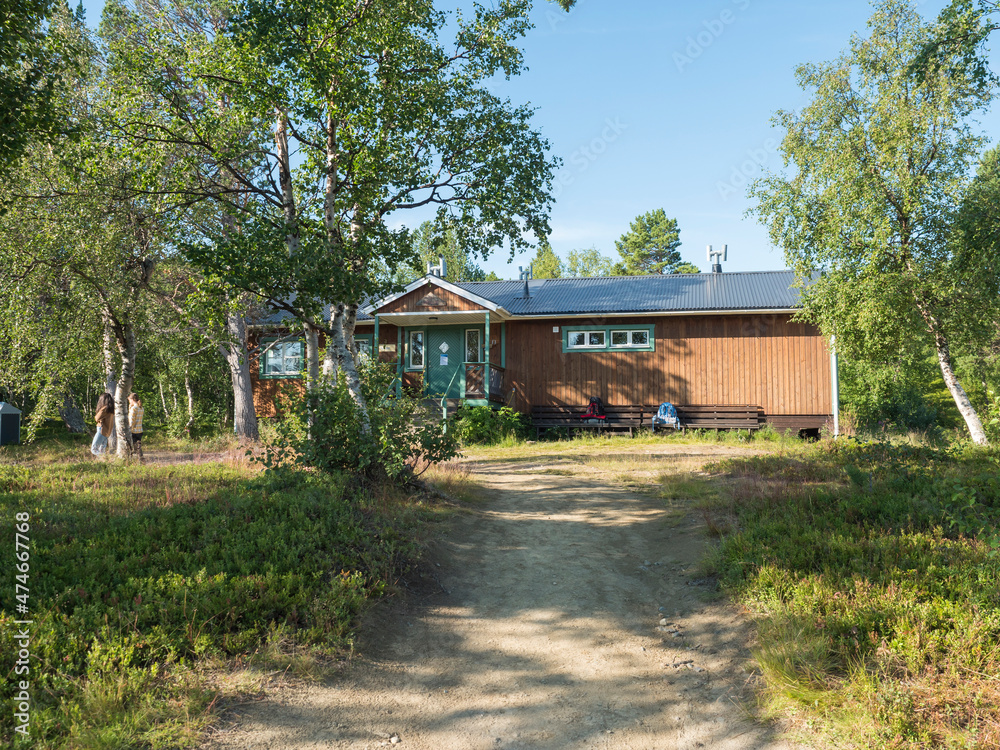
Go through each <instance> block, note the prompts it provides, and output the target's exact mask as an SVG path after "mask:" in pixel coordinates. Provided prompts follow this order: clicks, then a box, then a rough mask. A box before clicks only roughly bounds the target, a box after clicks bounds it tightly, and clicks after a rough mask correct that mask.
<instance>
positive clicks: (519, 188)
mask: <svg viewBox="0 0 1000 750" xmlns="http://www.w3.org/2000/svg"><path fill="white" fill-rule="evenodd" d="M570 4H571V3H566V2H563V3H562V5H563V6H564V7H568V6H569V5H570ZM529 10H530V3H529V2H527V0H511V1H510V2H504V3H501V4H498V5H497V6H496V7H494V8H484V7H477V8H476V9H475V10H474V12H473V14H472V15H471V16H470V17H465V16H462V15H460V14H454V15H451V16H449V15H448V14H445V13H443V12H440V11H438V10H436V9H435V8H434V5H433V3H432V2H430V0H418V2H411V1H409V0H407V1H404V0H389V1H387V2H377V3H376V2H372V0H332V1H331V2H326V3H321V4H316V3H308V2H304V0H292V1H291V2H286V3H282V4H281V5H280V6H275V5H274V4H273V3H270V2H264V1H263V0H238V2H235V3H233V4H231V5H227V4H225V3H209V2H207V1H205V2H200V3H199V2H180V1H179V0H178V1H177V2H174V0H140V2H137V3H136V5H135V8H134V9H132V8H129V7H126V6H125V5H124V4H121V3H119V2H114V1H112V2H110V3H109V4H108V6H107V11H106V16H105V25H104V29H105V32H104V33H105V38H106V40H107V43H108V45H109V49H110V58H109V61H110V71H111V74H112V75H113V76H115V77H116V80H117V81H118V82H119V83H118V85H119V87H120V90H121V91H122V92H124V93H123V96H131V97H133V99H134V101H136V102H142V103H143V105H144V106H143V107H142V108H141V111H137V112H136V114H135V115H134V116H132V117H123V118H122V119H121V121H120V122H119V124H118V135H119V137H122V138H124V139H127V140H129V141H131V142H133V143H137V144H142V143H149V142H156V143H163V142H166V143H169V144H171V145H173V146H177V147H180V149H181V150H182V152H183V153H184V154H186V156H185V157H184V159H185V160H184V163H183V167H184V169H183V170H181V169H178V172H179V173H180V172H182V171H184V172H185V173H186V174H187V181H186V182H184V183H183V184H178V186H177V188H176V191H177V194H178V195H179V196H185V197H190V196H194V195H198V196H203V197H206V198H209V199H212V200H217V201H220V202H222V203H224V204H225V205H226V206H227V207H228V210H230V211H231V212H232V214H233V215H234V217H237V218H236V221H237V222H239V224H240V225H241V227H242V228H243V231H242V232H241V233H240V234H239V235H232V234H230V235H229V236H227V237H218V238H211V240H210V241H204V242H198V241H192V242H191V243H190V244H189V247H188V257H189V258H190V259H191V260H192V261H193V262H195V263H196V264H197V265H198V266H199V267H200V268H201V269H202V270H203V272H204V273H205V274H206V275H210V276H213V277H215V278H218V279H220V280H222V281H224V282H225V283H227V284H229V285H231V286H233V287H236V288H239V289H244V290H247V291H248V292H252V293H254V294H256V295H258V296H259V297H261V298H262V299H264V300H267V301H268V302H269V303H270V304H272V305H273V306H275V307H277V308H279V309H284V310H286V311H288V312H290V313H292V314H293V315H294V316H295V317H296V318H298V319H299V320H300V321H301V322H302V323H303V325H304V326H305V328H306V330H307V332H312V331H318V332H322V333H324V334H325V335H326V338H327V341H328V349H327V352H326V361H327V369H328V370H331V369H337V370H338V371H339V372H341V373H343V376H344V377H345V378H346V381H347V385H348V387H349V390H350V392H351V394H352V397H353V398H354V400H355V401H356V403H357V405H358V407H359V414H360V417H361V419H362V421H363V422H364V423H367V411H366V407H365V403H364V397H363V395H362V392H361V388H360V381H359V379H358V375H357V369H356V365H355V361H354V345H353V334H354V326H355V322H356V318H357V311H358V307H359V304H360V303H361V301H362V300H363V299H364V298H366V297H368V296H372V295H377V294H380V293H382V292H384V291H386V287H385V286H384V285H380V283H379V281H378V279H379V277H380V276H382V277H384V274H378V273H376V271H375V268H376V267H378V268H386V267H388V268H393V267H396V266H398V265H399V264H401V263H403V262H406V261H411V262H412V244H411V242H410V238H409V236H408V232H407V231H406V230H405V228H400V225H401V224H404V223H405V220H404V219H403V218H401V216H402V215H403V214H405V213H406V212H407V211H412V210H414V209H418V208H422V207H427V206H431V207H436V208H437V209H438V221H439V223H440V224H441V225H445V224H447V225H448V226H451V227H453V228H454V231H455V233H456V236H457V241H458V242H459V244H460V245H461V246H462V247H463V248H466V249H468V250H469V251H470V252H474V253H476V254H479V255H481V256H483V257H485V256H486V255H487V254H488V253H490V252H492V251H494V250H495V249H497V248H500V247H504V248H507V249H509V250H510V251H511V252H512V253H513V252H517V251H519V250H522V249H524V248H527V247H528V246H529V236H530V235H531V234H534V235H536V236H537V237H543V236H545V235H546V234H547V233H548V223H547V215H548V209H549V204H550V200H551V199H550V195H549V193H550V188H551V179H552V174H553V171H554V167H555V164H556V161H555V160H553V159H552V158H550V157H549V156H548V155H547V146H548V144H547V142H546V141H545V140H544V139H543V138H542V137H541V136H540V135H539V134H538V133H537V132H536V131H534V130H533V129H532V127H531V122H530V121H531V114H532V113H531V109H530V108H529V107H526V106H515V105H514V104H512V103H511V102H509V101H506V100H503V99H500V98H499V97H497V96H495V95H493V94H492V93H491V92H490V91H489V87H488V82H489V81H490V80H491V79H493V78H494V77H495V76H504V77H510V76H513V75H517V74H518V73H519V72H521V70H522V68H523V61H522V57H521V53H520V51H519V50H518V49H517V47H516V46H515V44H514V42H515V41H516V40H517V39H518V38H520V37H521V36H522V35H523V34H524V33H525V31H526V30H527V29H528V28H529V22H528V17H527V16H528V11H529ZM449 28H451V29H454V41H453V42H452V43H450V44H446V43H445V42H443V41H440V40H441V38H442V37H443V36H444V35H445V33H446V31H447V30H448V29H449ZM147 105H148V106H147ZM235 196H239V197H240V199H241V200H240V201H236V200H233V198H234V197H235ZM328 303H329V304H328ZM327 310H329V311H330V312H329V313H328V314H325V311H327ZM309 339H311V333H310V336H307V340H309ZM309 356H310V362H309V370H310V372H315V371H316V370H317V369H318V359H319V352H318V351H317V347H315V346H311V347H309Z"/></svg>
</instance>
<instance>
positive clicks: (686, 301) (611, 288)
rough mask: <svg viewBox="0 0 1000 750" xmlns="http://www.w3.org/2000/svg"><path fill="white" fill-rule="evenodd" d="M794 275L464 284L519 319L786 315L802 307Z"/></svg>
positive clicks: (767, 273)
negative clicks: (743, 312)
mask: <svg viewBox="0 0 1000 750" xmlns="http://www.w3.org/2000/svg"><path fill="white" fill-rule="evenodd" d="M794 281H795V274H794V273H793V272H792V271H752V272H738V273H697V274H686V273H684V274H672V275H653V276H598V277H593V278H582V279H578V278H572V279H534V280H532V281H530V282H529V283H528V289H529V293H530V295H531V296H530V298H528V299H524V296H523V295H524V282H521V281H481V282H463V283H459V284H457V285H456V286H459V287H461V288H462V289H465V290H466V291H469V292H472V293H473V294H478V295H479V296H480V297H485V298H487V299H489V300H491V301H492V302H495V303H496V304H498V305H500V306H501V307H503V308H504V309H505V310H507V311H508V312H510V313H512V314H514V315H563V314H565V315H572V314H587V313H600V314H612V313H641V312H721V311H726V310H787V309H791V308H794V307H797V306H798V305H799V291H798V289H793V288H791V287H792V284H793V283H794Z"/></svg>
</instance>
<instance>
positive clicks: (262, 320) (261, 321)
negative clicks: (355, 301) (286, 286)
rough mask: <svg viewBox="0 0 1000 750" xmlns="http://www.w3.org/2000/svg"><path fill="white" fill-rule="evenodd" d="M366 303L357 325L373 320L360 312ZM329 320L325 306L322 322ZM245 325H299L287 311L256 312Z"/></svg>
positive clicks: (276, 326) (328, 308) (328, 313)
mask: <svg viewBox="0 0 1000 750" xmlns="http://www.w3.org/2000/svg"><path fill="white" fill-rule="evenodd" d="M367 304H368V302H367V301H366V302H365V303H363V304H362V305H360V306H359V308H358V322H359V323H371V322H373V321H374V320H375V319H374V318H373V317H372V316H371V315H368V314H366V313H363V312H361V309H360V308H361V307H364V306H365V305H367ZM329 319H330V306H329V305H327V306H326V307H324V308H323V320H329ZM247 323H249V324H250V325H256V326H262V327H264V328H272V327H274V328H283V327H286V326H289V325H292V326H298V325H301V324H299V323H296V322H295V316H294V315H292V314H291V313H290V312H288V311H287V310H275V309H273V308H272V309H270V310H258V311H256V312H255V313H254V314H252V315H250V316H248V318H247Z"/></svg>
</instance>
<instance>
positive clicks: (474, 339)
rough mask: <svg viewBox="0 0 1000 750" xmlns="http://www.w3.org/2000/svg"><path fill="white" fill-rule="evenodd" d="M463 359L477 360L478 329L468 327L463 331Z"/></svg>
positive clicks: (467, 360)
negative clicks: (468, 328)
mask: <svg viewBox="0 0 1000 750" xmlns="http://www.w3.org/2000/svg"><path fill="white" fill-rule="evenodd" d="M465 361H466V362H478V361H479V330H478V329H470V330H468V331H466V332H465Z"/></svg>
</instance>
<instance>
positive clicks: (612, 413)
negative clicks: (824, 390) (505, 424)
mask: <svg viewBox="0 0 1000 750" xmlns="http://www.w3.org/2000/svg"><path fill="white" fill-rule="evenodd" d="M659 408H660V405H659V404H655V405H633V406H605V407H604V413H605V416H606V418H605V419H603V420H596V421H593V422H591V421H587V420H585V419H581V418H580V415H581V414H583V413H584V412H586V411H587V407H586V406H535V407H533V408H532V410H531V422H532V424H533V425H534V427H535V437H536V438H538V437H541V434H542V430H548V429H557V428H564V429H568V430H570V431H572V430H574V429H583V430H596V431H597V432H601V433H603V432H625V431H626V430H627V431H628V434H629V435H634V434H635V431H636V430H638V429H639V428H640V427H650V425H651V424H652V418H653V415H654V414H656V412H657V411H658V410H659ZM676 409H677V417H678V418H679V419H680V423H681V428H682V429H688V428H690V429H696V430H706V429H707V430H758V429H760V427H761V413H760V407H758V406H755V405H749V404H735V405H729V404H706V405H697V404H688V405H679V406H676Z"/></svg>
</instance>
